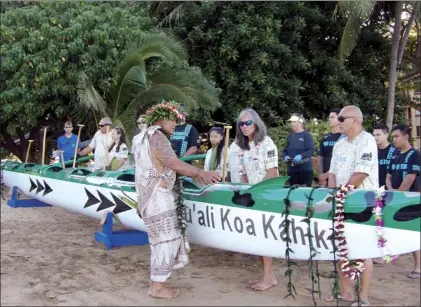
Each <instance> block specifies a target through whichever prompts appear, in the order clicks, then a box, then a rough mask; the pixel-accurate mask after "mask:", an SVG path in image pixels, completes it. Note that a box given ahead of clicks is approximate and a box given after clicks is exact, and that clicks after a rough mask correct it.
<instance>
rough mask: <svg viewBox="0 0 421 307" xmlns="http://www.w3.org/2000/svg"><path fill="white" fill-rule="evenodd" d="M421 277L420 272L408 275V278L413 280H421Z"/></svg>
mask: <svg viewBox="0 0 421 307" xmlns="http://www.w3.org/2000/svg"><path fill="white" fill-rule="evenodd" d="M420 275H421V273H420V272H415V271H412V272H411V273H409V274H408V275H406V277H408V278H412V279H419V278H420Z"/></svg>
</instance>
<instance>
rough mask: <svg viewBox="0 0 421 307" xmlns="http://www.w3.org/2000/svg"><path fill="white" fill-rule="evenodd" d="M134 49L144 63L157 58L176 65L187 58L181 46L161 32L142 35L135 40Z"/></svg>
mask: <svg viewBox="0 0 421 307" xmlns="http://www.w3.org/2000/svg"><path fill="white" fill-rule="evenodd" d="M134 48H135V49H137V52H139V54H140V55H141V56H142V58H143V60H144V61H146V60H148V59H150V58H153V57H158V58H162V59H164V60H165V61H167V62H172V63H174V64H177V63H180V62H181V61H184V60H186V58H187V52H186V50H185V48H184V46H183V44H182V43H181V42H179V41H177V40H176V39H175V38H174V37H172V36H171V35H168V34H165V33H162V32H159V33H143V34H142V35H140V36H139V38H138V39H137V41H136V43H135V45H134Z"/></svg>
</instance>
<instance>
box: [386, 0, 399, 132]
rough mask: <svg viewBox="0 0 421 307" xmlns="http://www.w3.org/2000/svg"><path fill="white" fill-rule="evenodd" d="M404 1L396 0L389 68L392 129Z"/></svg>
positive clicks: (390, 122)
mask: <svg viewBox="0 0 421 307" xmlns="http://www.w3.org/2000/svg"><path fill="white" fill-rule="evenodd" d="M402 7H403V2H401V1H396V7H395V25H394V26H393V36H392V50H391V54H390V70H389V88H388V89H387V117H386V125H387V126H388V127H389V129H392V124H393V116H394V108H395V94H396V80H397V78H398V72H397V66H398V50H399V40H400V34H401V33H400V30H401V15H402Z"/></svg>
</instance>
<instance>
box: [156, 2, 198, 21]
mask: <svg viewBox="0 0 421 307" xmlns="http://www.w3.org/2000/svg"><path fill="white" fill-rule="evenodd" d="M168 4H172V5H174V3H172V2H167V1H160V2H159V4H158V6H157V8H156V10H155V12H154V15H155V17H158V15H159V14H161V13H164V12H165V10H166V8H167V7H166V6H167V5H168ZM194 7H197V5H196V4H195V3H194V2H192V1H182V2H181V3H180V4H178V3H176V4H175V6H173V7H172V9H171V11H170V13H169V14H167V15H166V16H165V17H164V19H163V20H161V21H160V22H159V23H158V26H160V27H161V26H163V25H165V24H168V25H169V26H170V27H171V24H172V23H175V24H177V23H178V22H180V20H181V19H182V18H183V16H184V14H185V12H186V11H187V10H188V9H189V8H194Z"/></svg>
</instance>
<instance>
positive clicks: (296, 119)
mask: <svg viewBox="0 0 421 307" xmlns="http://www.w3.org/2000/svg"><path fill="white" fill-rule="evenodd" d="M288 121H290V122H300V123H302V124H303V123H304V121H305V120H304V117H303V115H301V114H300V113H294V114H292V115H291V118H290V119H288Z"/></svg>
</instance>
